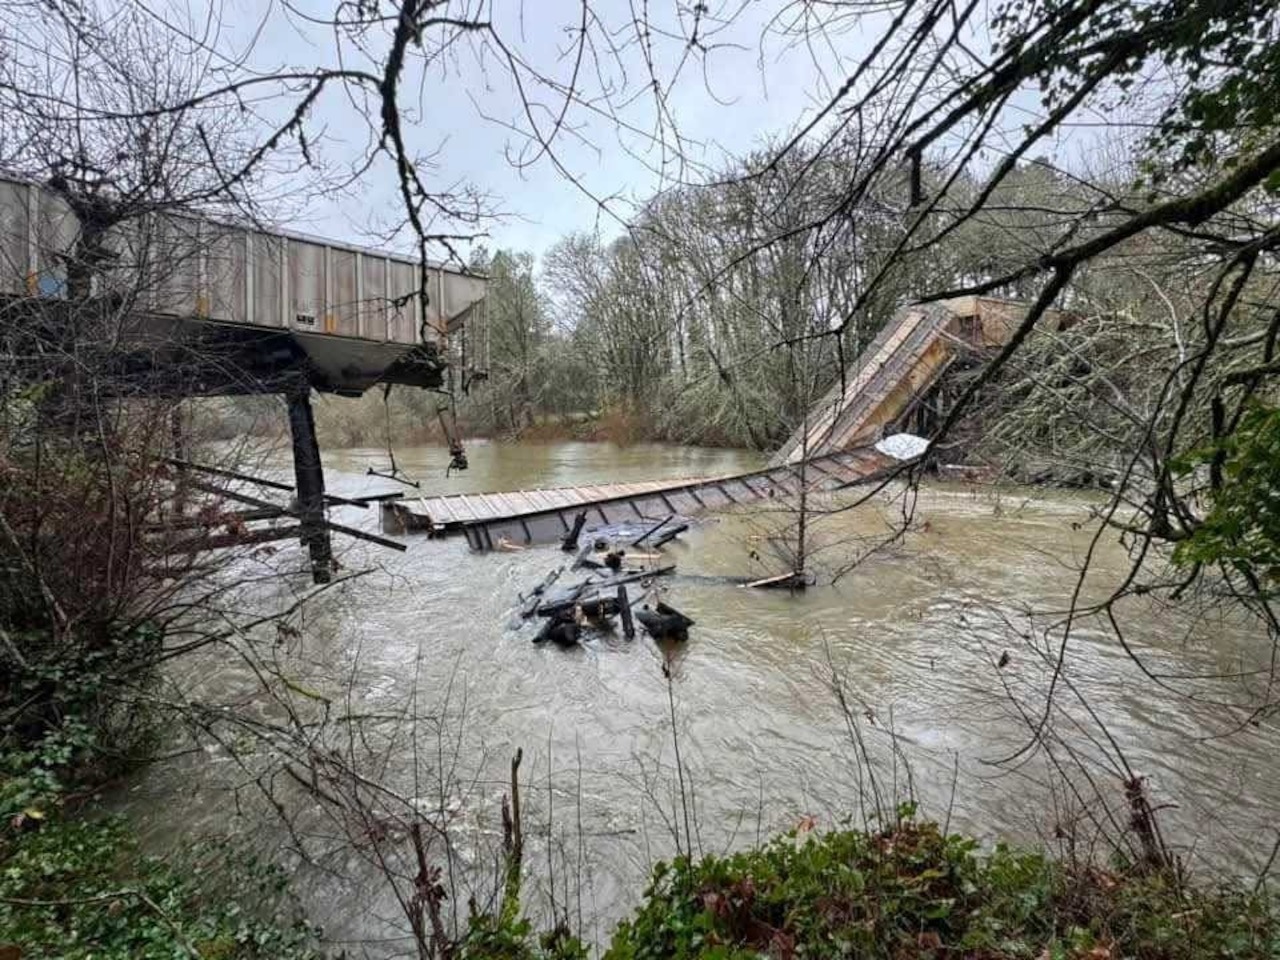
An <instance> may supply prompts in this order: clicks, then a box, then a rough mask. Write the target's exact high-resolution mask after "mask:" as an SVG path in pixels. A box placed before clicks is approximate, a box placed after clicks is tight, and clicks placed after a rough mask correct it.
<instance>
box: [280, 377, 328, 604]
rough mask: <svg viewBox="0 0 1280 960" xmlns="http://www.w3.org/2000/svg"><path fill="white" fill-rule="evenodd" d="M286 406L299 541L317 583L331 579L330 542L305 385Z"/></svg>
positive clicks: (292, 393)
mask: <svg viewBox="0 0 1280 960" xmlns="http://www.w3.org/2000/svg"><path fill="white" fill-rule="evenodd" d="M285 400H286V401H287V403H288V405H289V433H290V434H291V435H292V437H293V474H294V480H295V484H296V487H297V494H298V515H299V517H300V519H301V521H302V544H303V546H305V547H306V548H307V549H308V550H309V551H310V553H311V577H312V579H313V580H314V581H315V582H316V583H328V582H329V581H330V580H331V579H332V578H333V544H332V542H331V541H330V538H329V528H328V527H327V526H325V522H324V466H323V465H322V464H321V462H320V444H319V443H318V442H317V441H316V420H315V415H314V413H313V412H312V410H311V392H310V389H309V388H307V387H301V388H298V389H295V390H292V391H290V392H289V393H288V394H286V395H285Z"/></svg>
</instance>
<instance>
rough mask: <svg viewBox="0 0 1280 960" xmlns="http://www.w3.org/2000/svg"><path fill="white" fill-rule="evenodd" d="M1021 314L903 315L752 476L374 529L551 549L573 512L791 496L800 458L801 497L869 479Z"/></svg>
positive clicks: (621, 514)
mask: <svg viewBox="0 0 1280 960" xmlns="http://www.w3.org/2000/svg"><path fill="white" fill-rule="evenodd" d="M1023 309H1024V308H1023V307H1022V305H1020V304H1016V303H1014V302H1012V301H1001V300H994V299H991V298H986V297H961V298H957V299H955V300H947V301H942V302H939V303H931V304H918V305H911V306H906V307H903V308H902V309H900V310H899V311H898V313H897V314H896V315H895V317H894V318H893V320H891V321H890V322H889V323H887V324H885V326H884V328H883V329H882V330H881V331H880V333H879V334H878V335H877V336H876V338H875V339H874V340H873V341H872V342H871V344H870V345H869V346H868V347H867V349H865V350H864V351H863V352H862V354H861V355H860V356H859V357H858V358H857V360H855V361H854V363H853V364H851V365H850V367H849V369H848V370H847V371H846V375H845V376H844V378H843V379H842V382H840V383H837V384H836V385H835V386H833V387H832V388H831V390H830V391H828V393H827V395H826V396H825V397H823V398H822V400H820V401H819V402H818V403H817V404H815V405H814V407H813V410H812V411H811V413H810V415H809V418H808V419H807V421H806V423H805V424H803V425H802V426H801V428H800V429H798V430H796V432H795V433H794V434H793V435H792V436H791V438H790V439H789V440H788V441H787V443H786V444H784V445H783V447H782V449H781V450H779V452H778V453H777V454H776V455H775V457H774V458H773V460H772V461H771V462H770V465H769V466H768V467H766V468H764V469H762V470H756V471H753V472H751V473H744V474H739V475H737V476H728V477H705V478H696V479H685V480H654V481H648V482H644V483H617V484H593V485H590V486H581V487H563V488H559V489H552V490H532V491H525V490H520V491H515V492H511V493H478V494H476V493H469V494H454V495H452V496H445V497H432V498H424V499H419V500H416V501H415V500H405V501H402V502H400V503H395V504H386V505H384V507H383V514H382V517H383V527H384V529H385V530H387V531H389V532H393V533H407V532H410V531H413V530H420V531H427V532H429V533H433V534H437V535H444V534H449V533H458V532H461V533H464V534H465V535H466V537H467V541H468V542H469V543H470V544H471V546H472V547H473V548H475V549H477V550H490V549H493V547H495V546H496V545H498V544H499V543H500V542H501V541H504V540H505V541H509V542H511V543H515V544H531V543H548V542H553V541H555V540H557V539H559V538H560V537H562V536H563V535H564V533H565V532H566V531H567V530H569V529H570V528H571V527H572V525H573V521H574V517H575V516H576V515H577V514H579V513H581V512H583V511H585V512H586V513H587V518H588V521H589V522H590V523H591V524H593V525H598V524H608V525H612V524H621V523H636V522H640V521H644V520H654V521H657V520H660V519H662V518H663V517H666V516H670V515H672V514H680V515H687V514H692V513H696V512H698V511H700V510H704V509H714V508H716V507H723V506H728V505H731V504H735V503H743V502H748V501H752V500H760V499H765V498H769V497H774V496H778V495H780V494H781V495H784V496H791V495H794V494H795V493H796V492H797V489H798V486H799V482H800V481H799V475H800V461H802V460H803V461H805V462H806V463H807V470H808V473H806V474H805V477H806V482H807V484H808V486H809V488H810V489H812V490H820V491H821V490H837V489H840V488H842V487H849V486H853V485H855V484H859V483H868V482H871V481H874V480H876V479H879V478H881V477H884V476H886V475H887V474H889V473H890V472H891V471H892V470H894V469H895V468H896V466H897V464H898V461H897V460H895V459H893V458H892V457H890V456H888V455H887V454H884V453H880V452H879V451H877V450H876V449H875V447H874V445H873V444H874V443H875V442H876V441H877V440H879V439H881V437H882V436H883V435H884V434H885V433H887V432H892V430H893V428H894V426H895V425H897V424H900V423H901V422H902V420H903V418H904V417H905V416H906V415H907V414H909V413H910V411H911V410H912V409H913V408H914V405H915V404H917V403H919V402H920V400H921V398H923V397H924V396H925V395H926V394H927V393H928V391H929V389H930V388H931V387H932V386H933V385H934V384H935V383H937V382H938V379H939V378H940V377H941V376H942V375H943V373H944V372H945V371H946V369H947V367H948V365H949V364H950V363H951V362H952V361H953V360H954V359H955V358H956V357H957V356H959V355H960V354H961V353H962V352H964V351H976V352H979V353H980V352H982V351H984V350H988V349H990V348H993V347H996V346H998V345H1000V344H1002V343H1004V342H1006V341H1007V339H1008V336H1009V333H1010V331H1011V330H1012V329H1013V327H1014V324H1015V321H1016V319H1017V317H1018V316H1019V315H1020V313H1019V311H1021V310H1023Z"/></svg>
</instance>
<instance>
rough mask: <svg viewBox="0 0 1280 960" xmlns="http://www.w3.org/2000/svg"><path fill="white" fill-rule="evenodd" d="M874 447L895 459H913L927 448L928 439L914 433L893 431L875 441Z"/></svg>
mask: <svg viewBox="0 0 1280 960" xmlns="http://www.w3.org/2000/svg"><path fill="white" fill-rule="evenodd" d="M876 449H877V450H879V451H880V452H881V453H883V454H887V455H888V456H891V457H893V458H894V459H895V460H914V459H915V458H916V457H918V456H920V455H921V454H922V453H924V452H925V451H926V450H928V449H929V441H928V440H926V439H925V438H924V437H917V436H916V435H915V434H914V433H895V434H894V435H893V436H891V437H885V438H884V439H883V440H881V441H880V442H879V443H877V444H876Z"/></svg>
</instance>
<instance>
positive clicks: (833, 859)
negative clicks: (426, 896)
mask: <svg viewBox="0 0 1280 960" xmlns="http://www.w3.org/2000/svg"><path fill="white" fill-rule="evenodd" d="M762 954H766V955H770V956H775V957H793V956H796V957H858V958H864V957H865V958H893V960H898V958H902V957H943V956H946V957H972V958H984V960H1004V958H1009V960H1012V958H1027V960H1110V958H1117V960H1118V958H1120V957H1134V958H1142V960H1183V958H1186V960H1190V958H1193V957H1195V958H1203V957H1220V958H1226V957H1233V958H1234V957H1239V958H1246V957H1247V958H1263V957H1272V958H1274V957H1277V956H1280V926H1278V924H1277V916H1276V913H1275V911H1274V909H1273V906H1272V904H1271V903H1270V902H1269V901H1267V900H1266V899H1265V898H1262V897H1258V896H1251V895H1247V894H1244V893H1240V892H1234V891H1229V890H1218V891H1211V892H1195V891H1186V890H1181V889H1177V888H1175V887H1174V886H1173V885H1172V884H1170V883H1168V882H1166V881H1165V880H1164V879H1163V878H1162V877H1160V876H1151V875H1132V876H1129V875H1124V874H1113V873H1110V872H1106V871H1100V870H1093V869H1090V870H1081V871H1072V870H1068V869H1067V868H1066V867H1065V866H1063V865H1062V864H1059V863H1057V862H1055V861H1052V860H1049V859H1048V858H1046V857H1045V856H1043V855H1041V854H1038V853H1031V852H1025V851H1018V850H1014V849H1011V848H1008V847H1004V846H1000V847H997V848H996V849H995V850H994V851H992V852H990V853H988V854H985V855H984V854H981V853H980V852H979V851H978V848H977V844H976V842H975V841H973V840H971V839H968V838H964V837H958V836H944V835H943V834H942V832H941V831H940V830H939V829H938V827H937V826H936V825H934V824H931V823H917V822H914V821H911V820H906V821H904V822H902V823H901V824H900V825H899V826H898V827H896V828H895V829H893V830H889V831H884V832H881V833H867V832H862V831H839V832H833V833H828V834H825V835H822V836H817V835H814V834H807V835H797V834H794V833H793V834H788V835H787V836H784V837H781V838H779V839H777V840H775V841H773V842H772V843H770V844H769V845H768V846H766V847H764V848H762V849H760V850H753V851H748V852H746V853H740V854H736V855H734V856H731V857H725V858H720V857H714V856H712V857H706V858H704V859H702V860H700V861H697V862H692V861H690V860H689V859H688V858H678V859H677V860H675V861H674V862H673V863H671V864H669V865H668V864H659V866H658V867H657V868H656V870H655V871H654V875H653V880H652V883H651V885H650V887H649V889H648V890H647V891H646V893H645V898H644V903H643V905H642V906H641V908H640V910H639V911H638V912H637V914H636V915H635V917H634V918H632V919H631V920H629V921H627V922H624V923H623V924H621V925H620V926H619V928H618V930H617V931H616V933H615V935H614V938H613V942H612V944H611V946H610V948H609V950H608V952H607V953H606V960H650V958H654V960H656V958H659V957H661V958H678V960H684V958H700V960H713V958H715V960H727V958H737V957H743V958H746V957H758V956H760V955H762Z"/></svg>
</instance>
